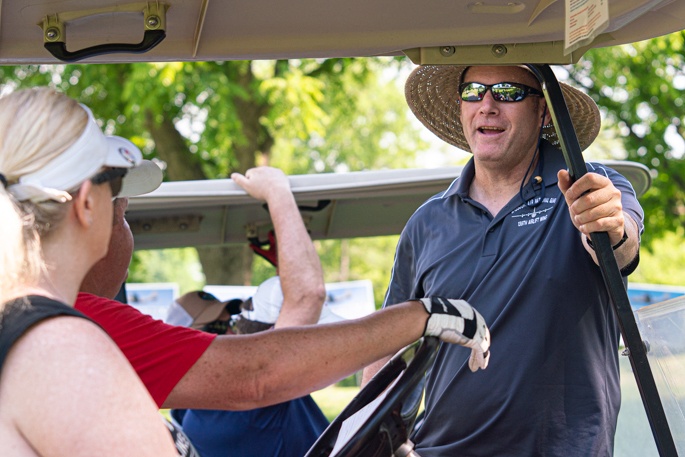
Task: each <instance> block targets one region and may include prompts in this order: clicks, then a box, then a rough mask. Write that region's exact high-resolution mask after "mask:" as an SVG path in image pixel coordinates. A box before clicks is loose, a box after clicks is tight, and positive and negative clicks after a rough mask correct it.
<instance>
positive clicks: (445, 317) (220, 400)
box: [76, 167, 490, 410]
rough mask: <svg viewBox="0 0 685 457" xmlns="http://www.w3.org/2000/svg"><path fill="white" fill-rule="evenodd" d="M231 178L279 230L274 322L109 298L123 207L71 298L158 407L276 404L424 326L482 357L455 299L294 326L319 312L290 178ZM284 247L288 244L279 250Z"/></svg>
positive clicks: (123, 244)
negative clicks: (226, 331) (147, 310)
mask: <svg viewBox="0 0 685 457" xmlns="http://www.w3.org/2000/svg"><path fill="white" fill-rule="evenodd" d="M231 177H232V178H233V179H234V180H235V181H236V182H237V183H238V184H239V185H241V186H242V187H243V188H244V189H245V190H247V192H248V193H249V194H250V195H252V196H253V197H255V198H257V199H259V200H263V201H266V202H267V204H268V206H269V214H270V216H271V220H272V223H273V225H274V229H275V231H276V236H277V238H278V249H279V252H281V254H279V258H280V261H279V264H278V268H279V274H280V276H281V286H282V289H283V297H284V299H283V305H282V310H281V313H280V314H279V320H278V321H277V322H276V328H275V329H274V330H271V331H268V332H260V333H257V334H253V335H216V334H210V333H206V332H202V331H199V330H196V329H192V328H187V327H179V326H173V325H169V324H166V323H164V322H162V321H158V320H155V319H153V318H152V317H150V316H147V315H144V314H142V313H140V312H139V311H137V310H136V309H135V308H133V307H131V306H128V305H126V304H123V303H119V302H116V301H114V300H112V298H113V297H114V296H115V295H116V294H117V292H118V290H119V289H120V287H121V284H122V282H123V281H124V279H125V278H126V267H127V265H128V262H129V261H130V259H131V252H132V249H133V238H132V235H131V231H130V229H129V227H128V224H127V223H126V220H125V218H124V209H123V208H122V209H121V211H118V212H117V215H116V217H115V226H116V227H118V228H115V230H114V231H113V237H112V241H111V246H110V250H109V252H110V253H111V256H110V255H109V254H108V257H110V259H109V260H110V261H111V263H110V264H111V265H117V266H118V267H117V268H118V269H117V270H116V271H115V270H114V269H113V268H108V262H107V261H106V260H103V261H102V262H100V263H99V264H98V265H95V267H94V268H93V269H92V270H91V272H90V273H89V275H88V276H89V278H87V281H84V285H83V286H82V287H81V293H79V295H78V298H77V302H76V308H77V309H79V310H80V311H82V312H83V313H84V314H86V315H88V316H90V317H91V318H92V319H93V320H95V321H96V322H98V323H99V324H100V325H101V326H102V327H103V328H104V329H105V331H107V333H108V334H109V335H110V336H111V337H112V339H113V340H114V341H115V342H116V343H117V345H118V346H119V347H120V348H121V350H122V351H123V353H124V355H125V356H126V357H127V358H128V360H129V361H130V362H131V364H132V365H133V367H134V369H135V370H136V372H137V373H138V375H139V376H140V378H141V379H142V381H143V383H144V384H145V386H146V387H147V388H148V390H149V391H150V393H151V395H152V397H153V398H154V399H155V401H156V403H157V405H158V406H160V407H164V408H177V409H178V408H184V409H187V408H195V409H224V410H246V409H254V408H259V407H263V406H269V405H273V404H277V403H282V402H284V401H287V400H292V399H294V398H299V397H302V396H304V395H307V394H309V393H311V392H313V391H316V390H319V389H322V388H324V387H326V386H328V385H331V384H333V383H335V382H337V381H339V380H340V379H343V378H345V377H347V376H349V375H351V374H353V373H355V372H357V371H359V370H360V369H361V368H362V367H364V366H365V365H367V364H369V363H371V362H372V361H374V360H378V359H379V358H380V357H383V356H385V355H389V354H393V353H395V352H396V351H398V350H400V349H402V348H403V347H405V346H406V345H407V344H409V343H412V342H414V341H416V340H417V339H418V338H420V337H421V336H422V335H425V334H429V335H435V336H439V337H440V338H441V339H442V340H444V341H447V342H452V343H456V344H462V345H468V346H469V347H471V348H472V352H473V364H472V367H473V369H474V370H478V369H483V368H485V367H486V366H487V363H488V360H489V349H488V348H489V345H490V335H489V332H488V329H487V325H486V324H485V322H484V321H483V320H482V318H481V317H480V315H479V314H478V313H475V312H473V310H472V308H471V307H470V306H469V305H468V304H467V303H466V302H463V301H454V302H452V301H447V300H443V301H434V300H431V299H428V298H426V299H424V301H419V300H412V301H406V302H404V303H401V304H399V305H398V306H396V307H394V308H393V309H388V310H384V311H379V312H376V313H373V314H371V315H369V316H367V317H364V318H361V319H357V320H353V321H347V322H338V323H333V324H322V325H308V326H306V327H301V326H298V327H293V325H301V324H302V323H305V322H306V323H308V324H314V323H316V322H317V321H318V319H319V318H320V313H321V304H322V303H323V300H324V299H325V294H326V291H325V288H324V287H323V272H322V271H321V267H320V262H319V259H318V257H317V253H316V250H315V249H314V246H313V244H312V243H311V240H310V238H309V234H308V233H307V230H306V228H305V226H304V222H303V221H302V218H301V216H300V214H299V210H298V208H297V203H296V201H295V198H294V196H293V194H292V192H291V190H290V184H289V181H288V179H287V177H285V175H284V174H283V172H282V171H281V170H278V169H276V168H272V167H258V168H253V169H250V170H248V171H247V172H246V173H245V175H241V174H238V173H234V174H233V175H232V176H231ZM122 206H123V205H122ZM284 246H291V248H289V255H287V256H284V255H283V254H282V249H283V247H284ZM293 246H294V247H296V249H294V248H292V247H293ZM122 266H123V267H122ZM286 278H287V280H286ZM86 283H87V284H86ZM295 322H297V323H295ZM280 327H288V328H280ZM322 361H325V363H322Z"/></svg>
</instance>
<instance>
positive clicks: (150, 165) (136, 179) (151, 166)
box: [119, 160, 164, 197]
mask: <svg viewBox="0 0 685 457" xmlns="http://www.w3.org/2000/svg"><path fill="white" fill-rule="evenodd" d="M163 179H164V176H163V174H162V170H161V169H160V168H159V167H158V166H157V164H156V163H154V162H153V161H151V160H143V161H142V162H140V164H139V165H137V166H135V167H133V168H130V169H129V170H128V173H126V176H124V180H123V183H122V186H121V191H120V192H119V197H135V196H136V195H144V194H147V193H150V192H152V191H153V190H155V189H157V188H158V187H159V186H160V184H162V180H163Z"/></svg>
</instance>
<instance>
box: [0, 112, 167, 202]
mask: <svg viewBox="0 0 685 457" xmlns="http://www.w3.org/2000/svg"><path fill="white" fill-rule="evenodd" d="M81 106H82V107H83V109H84V110H86V113H88V122H87V123H86V128H85V129H84V131H83V133H82V134H81V136H80V137H79V138H78V139H77V140H76V141H75V142H74V143H73V144H72V145H71V146H70V147H69V148H67V149H66V150H65V151H64V152H63V153H61V154H60V155H59V156H58V157H55V158H54V159H53V160H52V161H50V162H49V163H48V164H47V165H45V166H44V167H42V168H41V169H40V170H38V171H36V172H33V173H29V174H26V175H24V176H22V177H21V178H19V181H18V183H17V184H13V185H11V186H9V187H8V190H9V191H10V192H12V194H13V195H14V196H15V197H16V198H17V199H18V200H19V201H23V200H31V201H33V202H40V201H45V200H55V201H59V202H66V201H69V200H71V195H69V193H68V191H70V190H73V189H75V188H76V187H77V186H78V185H80V184H81V183H83V182H84V181H85V180H87V179H89V178H91V177H93V176H94V175H95V174H97V172H98V171H99V170H100V169H102V168H103V167H116V168H133V167H136V166H138V165H140V164H141V162H143V154H142V153H141V152H140V149H138V148H137V147H136V146H135V145H134V144H133V143H131V142H130V141H129V140H126V139H124V138H121V137H118V136H105V134H104V133H102V130H101V129H100V127H99V126H98V124H97V122H96V121H95V118H94V117H93V113H92V112H91V111H90V109H89V108H88V107H87V106H85V105H81ZM146 162H149V161H146ZM151 166H154V167H155V168H156V169H157V170H158V171H155V170H153V169H152V168H151ZM141 168H143V167H141ZM145 168H146V170H147V171H143V170H138V171H136V172H135V173H131V171H132V170H131V171H129V173H127V176H126V177H124V184H123V188H122V190H125V191H127V192H129V193H128V194H127V195H124V194H123V193H122V194H121V196H131V195H139V193H145V192H149V191H151V190H154V189H156V188H157V187H158V186H159V184H160V183H161V170H159V167H157V165H155V164H154V163H152V162H150V164H149V165H145ZM129 175H130V176H129ZM148 181H149V182H148ZM140 189H149V190H144V192H139V193H137V192H138V191H139V190H140Z"/></svg>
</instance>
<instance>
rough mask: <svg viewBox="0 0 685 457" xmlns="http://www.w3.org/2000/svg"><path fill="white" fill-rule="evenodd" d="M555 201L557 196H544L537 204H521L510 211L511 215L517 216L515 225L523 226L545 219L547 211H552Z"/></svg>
mask: <svg viewBox="0 0 685 457" xmlns="http://www.w3.org/2000/svg"><path fill="white" fill-rule="evenodd" d="M556 202H557V197H545V198H543V199H542V203H541V204H540V205H539V206H536V207H534V208H531V207H529V206H527V205H521V206H519V207H518V208H516V209H515V210H514V211H512V212H511V217H513V218H519V219H520V220H519V221H517V223H516V225H517V226H518V227H523V226H524V225H535V224H538V223H540V222H544V221H546V220H547V217H548V214H547V213H548V212H549V211H552V209H553V208H554V204H555V203H556Z"/></svg>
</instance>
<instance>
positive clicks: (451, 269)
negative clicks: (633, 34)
mask: <svg viewBox="0 0 685 457" xmlns="http://www.w3.org/2000/svg"><path fill="white" fill-rule="evenodd" d="M562 92H563V94H564V98H565V100H566V104H567V106H568V108H569V111H570V115H571V118H572V120H573V124H574V127H575V131H576V134H577V136H578V140H579V142H580V146H581V148H582V149H586V148H587V147H588V146H589V145H590V144H591V143H592V141H593V140H594V139H595V137H596V136H597V134H598V132H599V126H600V115H599V110H598V108H597V106H596V104H595V103H594V102H593V100H592V99H591V98H590V97H588V96H587V95H585V94H584V93H582V92H580V91H579V90H577V89H575V88H573V87H571V86H568V85H565V84H562ZM405 93H406V97H407V101H408V103H409V106H410V108H411V110H412V111H413V113H414V114H415V115H416V116H417V118H418V119H419V120H420V121H421V122H422V123H423V124H424V125H425V126H426V127H427V128H428V129H429V130H430V131H432V132H433V133H435V134H436V135H437V136H438V137H439V138H441V139H442V140H444V141H446V142H447V143H449V144H451V145H454V146H457V147H458V148H461V149H464V150H466V151H469V152H471V154H472V155H473V157H472V158H471V160H470V161H469V163H468V164H467V165H466V166H465V167H464V170H463V172H462V174H461V176H460V177H459V178H457V179H456V180H455V181H454V182H453V183H452V184H451V185H450V187H449V188H448V189H446V190H445V191H443V192H441V193H440V194H438V195H435V196H434V197H432V198H431V199H429V200H428V201H426V202H425V203H424V204H423V205H422V206H421V207H420V208H419V209H418V210H417V211H416V212H415V213H414V215H413V216H412V217H411V218H410V220H409V221H408V222H407V225H406V227H405V229H404V231H403V233H402V235H401V237H400V241H399V244H398V247H397V252H396V257H395V265H394V268H393V272H392V277H391V280H390V285H389V288H388V292H387V296H386V299H385V305H386V306H388V305H389V304H392V303H396V302H398V301H401V300H404V299H407V298H410V297H421V296H426V295H445V296H450V297H459V298H463V299H464V300H467V301H468V302H469V303H471V304H472V305H473V306H474V307H475V308H476V309H478V311H479V312H480V313H481V314H482V315H483V317H484V318H485V320H486V322H488V323H490V328H491V331H492V334H493V335H494V340H493V343H492V345H493V349H494V351H495V353H496V354H499V356H498V357H493V358H492V360H491V362H490V365H489V369H488V370H487V371H483V372H478V373H475V375H474V374H473V373H471V372H468V374H467V371H468V370H466V369H465V365H466V363H465V362H466V361H467V359H468V352H467V351H464V349H462V348H460V347H447V346H443V347H441V348H440V352H439V354H438V356H437V359H436V362H435V365H434V367H433V368H432V370H431V371H430V372H429V374H428V378H427V385H426V400H425V405H426V413H425V420H424V422H423V423H422V425H421V426H420V428H418V430H417V431H416V432H415V435H414V436H413V440H414V441H415V443H416V450H417V452H418V453H419V454H420V455H421V456H422V457H432V456H447V455H478V456H483V455H487V456H504V455H506V456H525V457H530V456H538V455H547V456H550V455H557V456H558V455H564V456H581V455H582V456H598V455H602V456H605V455H611V454H612V453H613V441H614V432H615V429H616V420H617V415H618V409H619V404H620V385H619V368H618V343H619V330H618V326H617V322H616V319H615V317H614V314H613V311H612V309H611V307H610V302H609V296H608V294H607V292H606V289H605V286H604V283H603V279H602V275H601V272H600V269H599V267H598V266H597V259H596V254H595V252H594V250H593V247H592V244H591V240H590V239H589V238H588V235H589V234H590V233H592V232H600V231H604V232H608V235H609V238H610V241H611V244H612V246H613V250H614V254H615V256H616V260H617V262H618V264H619V267H620V268H621V272H622V274H623V275H624V276H627V275H628V274H630V273H631V272H632V271H633V270H634V269H635V268H636V266H637V263H638V249H639V240H640V234H641V233H642V230H643V211H642V209H641V207H640V205H639V204H638V201H637V198H636V195H635V192H634V191H633V188H632V187H631V185H630V183H629V182H628V180H626V179H625V178H624V177H623V176H621V175H619V174H618V173H617V172H615V171H614V170H612V169H610V168H607V167H604V166H602V165H600V164H597V163H588V170H589V171H591V173H587V174H586V175H585V176H583V177H582V178H580V179H578V180H577V181H576V182H575V183H572V182H571V179H570V177H569V173H568V171H567V170H566V165H565V161H564V158H563V155H562V153H561V151H560V150H559V146H558V139H557V137H556V133H555V129H554V126H553V125H552V123H551V117H550V114H549V110H548V109H547V107H546V102H545V99H544V97H543V94H542V92H541V89H540V84H539V82H538V81H537V79H536V78H535V76H534V75H533V74H532V73H531V72H530V71H528V69H527V68H526V67H513V66H511V67H503V66H499V67H465V66H422V67H419V68H416V69H415V70H414V71H413V72H412V74H411V75H410V76H409V78H408V80H407V83H406V88H405ZM569 216H570V217H569ZM505 354H506V355H505ZM380 366H381V363H380V362H379V363H377V364H375V365H374V366H371V367H369V368H367V369H366V371H365V373H364V375H365V376H364V379H365V380H367V379H370V376H371V375H372V374H373V373H375V372H376V371H377V369H378V368H379V367H380Z"/></svg>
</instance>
